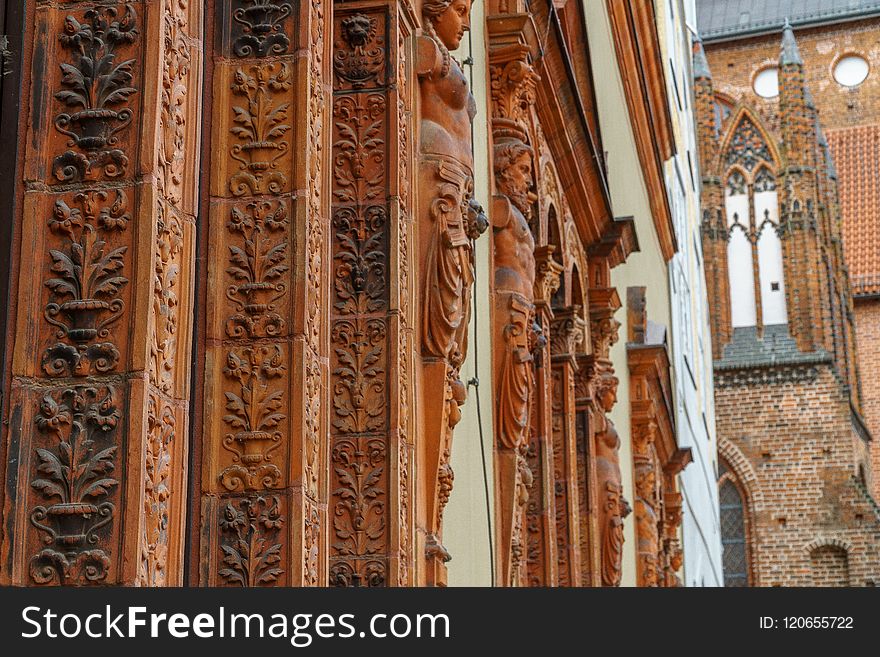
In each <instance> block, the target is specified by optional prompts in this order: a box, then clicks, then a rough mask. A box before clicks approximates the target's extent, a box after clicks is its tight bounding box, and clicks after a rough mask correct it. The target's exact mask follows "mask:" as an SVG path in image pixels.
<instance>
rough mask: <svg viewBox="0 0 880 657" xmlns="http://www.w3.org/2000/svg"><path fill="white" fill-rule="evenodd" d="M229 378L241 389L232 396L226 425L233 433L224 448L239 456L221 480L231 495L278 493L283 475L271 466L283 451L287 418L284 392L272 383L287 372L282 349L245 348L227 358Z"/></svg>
mask: <svg viewBox="0 0 880 657" xmlns="http://www.w3.org/2000/svg"><path fill="white" fill-rule="evenodd" d="M226 358H227V360H226V367H225V368H224V370H223V374H225V375H226V377H227V378H228V379H231V380H232V381H235V382H236V383H237V384H238V391H237V392H228V391H227V392H226V393H224V394H225V396H226V410H227V411H229V412H228V413H227V414H226V415H224V416H223V421H224V422H225V423H226V424H227V425H228V426H229V427H230V429H231V431H232V433H228V434H226V437H225V438H224V439H223V447H224V448H226V449H227V450H228V451H230V452H232V454H233V461H234V464H233V465H231V466H229V467H228V468H226V469H225V470H223V472H222V473H221V474H220V481H221V483H222V484H223V486H225V487H226V488H227V489H228V490H242V489H246V490H253V489H260V488H274V487H276V486H277V485H278V482H279V480H280V478H281V471H280V470H279V469H278V467H277V466H276V465H275V464H274V463H271V460H272V452H273V451H274V450H275V449H277V448H278V447H280V446H281V437H282V433H281V431H279V430H278V425H279V424H281V422H283V421H284V420H285V419H287V416H286V415H285V414H284V413H282V412H281V410H282V409H283V408H284V389H283V388H275V389H273V388H272V386H271V385H270V384H271V380H272V379H275V378H279V377H281V376H283V375H284V372H285V371H286V370H287V368H286V367H285V365H284V363H283V357H282V352H281V348H280V347H279V346H278V345H271V346H252V347H245V348H243V349H241V350H240V351H239V352H236V351H235V350H231V351H230V352H229V353H228V354H227V357H226Z"/></svg>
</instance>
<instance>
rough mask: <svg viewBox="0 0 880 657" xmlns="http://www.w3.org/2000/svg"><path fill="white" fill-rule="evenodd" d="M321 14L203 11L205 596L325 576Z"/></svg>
mask: <svg viewBox="0 0 880 657" xmlns="http://www.w3.org/2000/svg"><path fill="white" fill-rule="evenodd" d="M329 14H330V8H329V6H328V4H327V3H326V2H324V0H315V1H314V2H311V3H305V2H303V3H297V2H293V1H292V0H291V1H283V0H282V1H278V2H275V3H272V4H270V5H268V6H265V3H262V2H260V1H259V0H233V1H232V2H222V3H221V2H215V3H213V6H212V12H211V16H212V17H213V18H214V24H215V34H216V38H215V40H214V49H213V58H212V62H211V72H212V77H213V90H214V91H213V100H212V103H213V106H212V111H211V112H210V115H208V116H206V117H205V120H206V131H210V139H211V148H210V152H211V162H210V172H211V174H210V187H209V188H210V208H209V210H208V214H209V217H208V222H207V223H208V225H207V231H206V232H207V241H208V257H207V260H208V265H207V278H208V284H207V299H206V308H207V312H206V314H207V319H206V323H205V338H206V339H205V351H206V356H205V371H204V381H205V383H204V400H205V401H204V411H203V412H204V416H203V427H204V428H203V430H202V432H201V435H202V441H203V444H202V446H201V454H202V458H201V473H200V482H199V483H200V489H201V518H200V523H199V524H200V534H199V541H200V546H199V549H200V553H201V554H202V555H204V558H202V559H201V560H200V564H199V568H200V570H199V575H198V579H199V582H200V583H201V584H203V585H213V586H221V585H223V586H278V585H283V586H317V585H323V584H325V583H326V581H327V579H326V578H327V547H326V532H327V527H328V520H327V510H326V505H327V497H326V496H327V493H326V487H327V479H326V467H327V466H326V463H327V449H328V448H327V445H326V440H325V439H324V436H326V435H327V431H328V428H327V427H328V421H327V408H328V394H327V389H328V383H327V381H328V340H327V333H328V319H327V308H328V306H329V303H328V300H329V292H328V288H329V285H328V278H329V275H328V271H329V261H330V257H329V248H328V241H327V240H328V233H329V221H328V216H329V194H330V185H329V162H328V160H329V157H330V148H329V145H328V143H327V142H328V141H329V129H328V126H329V120H330V116H329V113H330V108H329V93H328V92H329V88H328V85H329V84H330V79H329V73H328V71H329V68H330V54H329V48H330V37H329V33H330V30H329Z"/></svg>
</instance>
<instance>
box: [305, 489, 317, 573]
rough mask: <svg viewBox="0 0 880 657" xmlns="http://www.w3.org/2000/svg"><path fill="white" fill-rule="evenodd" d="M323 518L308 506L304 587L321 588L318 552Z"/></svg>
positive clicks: (306, 514)
mask: <svg viewBox="0 0 880 657" xmlns="http://www.w3.org/2000/svg"><path fill="white" fill-rule="evenodd" d="M320 530H321V517H320V516H319V515H318V510H317V509H316V508H315V507H314V506H312V505H311V504H308V505H307V506H306V512H305V518H304V519H303V586H319V585H320V582H319V581H318V550H319V549H320V543H321V537H320Z"/></svg>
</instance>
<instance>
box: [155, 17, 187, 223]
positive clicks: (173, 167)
mask: <svg viewBox="0 0 880 657" xmlns="http://www.w3.org/2000/svg"><path fill="white" fill-rule="evenodd" d="M188 2H189V0H175V1H174V2H169V3H168V4H167V6H166V10H165V15H164V22H165V28H164V40H165V50H164V59H163V64H162V88H161V92H162V105H161V112H160V114H159V131H160V132H159V134H160V135H161V138H160V142H159V152H158V170H159V174H160V175H159V176H158V178H157V183H158V184H157V187H158V190H159V194H160V195H161V196H163V197H164V198H165V199H166V200H167V201H168V202H169V203H170V204H171V205H173V206H175V207H178V206H179V205H180V201H181V197H182V193H183V173H184V167H185V165H186V157H185V155H184V150H185V147H186V123H187V116H186V109H187V91H188V89H189V87H188V80H189V74H190V70H191V68H192V61H191V60H192V57H191V55H190V48H189V46H188V44H187V41H186V28H187V14H188V11H189V10H188V6H187V3H188Z"/></svg>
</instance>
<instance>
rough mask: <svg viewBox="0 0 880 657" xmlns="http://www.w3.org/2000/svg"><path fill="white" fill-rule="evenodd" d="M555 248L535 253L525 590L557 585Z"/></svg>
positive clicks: (559, 267) (558, 274)
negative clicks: (552, 337) (553, 341)
mask: <svg viewBox="0 0 880 657" xmlns="http://www.w3.org/2000/svg"><path fill="white" fill-rule="evenodd" d="M555 250H556V247H555V246H553V245H545V246H543V247H537V248H536V249H535V267H536V272H535V287H534V292H533V294H534V297H533V298H534V300H535V323H536V324H537V325H538V326H539V327H540V329H541V335H542V337H543V338H544V339H543V340H541V341H539V343H538V346H537V349H536V351H535V352H534V353H533V357H532V364H533V367H534V372H535V378H534V404H533V406H532V407H531V413H530V417H529V420H530V428H529V437H528V466H529V471H530V472H531V475H532V485H531V487H530V488H529V499H528V502H527V506H526V575H527V578H528V579H527V581H526V584H527V585H528V586H552V585H554V584H556V582H557V581H558V580H557V572H558V556H557V546H556V517H555V497H556V494H555V490H554V488H555V487H554V484H553V429H552V427H553V424H552V422H553V403H552V393H553V389H552V361H551V352H550V341H549V340H548V339H547V336H548V335H550V333H551V324H552V320H553V310H552V308H551V300H552V299H553V295H554V294H555V293H556V291H557V290H558V289H559V285H560V282H561V276H562V271H563V269H562V265H560V264H559V263H558V262H556V261H555V260H554V259H553V254H554V251H555Z"/></svg>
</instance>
